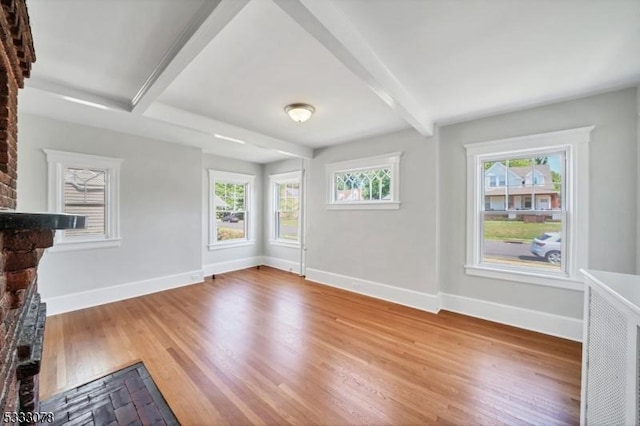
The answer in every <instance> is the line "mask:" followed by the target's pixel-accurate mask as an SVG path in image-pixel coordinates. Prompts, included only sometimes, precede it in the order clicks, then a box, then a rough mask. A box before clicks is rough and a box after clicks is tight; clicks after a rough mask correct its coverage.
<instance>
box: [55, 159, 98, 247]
mask: <svg viewBox="0 0 640 426" xmlns="http://www.w3.org/2000/svg"><path fill="white" fill-rule="evenodd" d="M106 186H107V182H106V171H105V170H96V169H80V168H74V167H69V168H66V169H65V171H64V212H65V213H68V214H76V215H80V216H86V217H87V219H86V223H87V225H86V228H85V229H67V230H65V231H64V233H65V236H67V237H78V236H96V235H106V233H107V229H106V224H107V222H106V220H105V219H106V216H107V210H106V206H107V201H106Z"/></svg>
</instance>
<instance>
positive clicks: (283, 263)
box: [262, 256, 300, 274]
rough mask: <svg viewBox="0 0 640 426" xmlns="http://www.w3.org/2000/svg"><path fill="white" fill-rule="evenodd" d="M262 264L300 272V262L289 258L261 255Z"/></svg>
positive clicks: (296, 272)
mask: <svg viewBox="0 0 640 426" xmlns="http://www.w3.org/2000/svg"><path fill="white" fill-rule="evenodd" d="M262 264H263V265H266V266H271V267H272V268H276V269H280V270H282V271H286V272H293V273H294V274H299V273H300V263H299V262H293V261H291V260H286V259H280V258H279V257H270V256H262Z"/></svg>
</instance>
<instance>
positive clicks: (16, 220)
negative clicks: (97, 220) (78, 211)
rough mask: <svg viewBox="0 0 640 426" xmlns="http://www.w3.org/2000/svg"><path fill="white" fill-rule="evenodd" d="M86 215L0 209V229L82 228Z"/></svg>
mask: <svg viewBox="0 0 640 426" xmlns="http://www.w3.org/2000/svg"><path fill="white" fill-rule="evenodd" d="M85 221H86V216H78V215H73V214H64V213H28V212H16V211H13V210H0V231H4V230H9V229H16V230H17V229H24V230H42V229H83V228H84V227H85Z"/></svg>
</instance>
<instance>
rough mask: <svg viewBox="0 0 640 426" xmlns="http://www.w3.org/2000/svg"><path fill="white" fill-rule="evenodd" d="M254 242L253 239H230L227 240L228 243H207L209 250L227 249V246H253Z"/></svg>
mask: <svg viewBox="0 0 640 426" xmlns="http://www.w3.org/2000/svg"><path fill="white" fill-rule="evenodd" d="M255 244H256V242H255V241H247V240H243V241H232V242H228V243H213V244H209V246H208V247H209V251H213V250H224V249H229V248H236V247H249V246H254V245H255Z"/></svg>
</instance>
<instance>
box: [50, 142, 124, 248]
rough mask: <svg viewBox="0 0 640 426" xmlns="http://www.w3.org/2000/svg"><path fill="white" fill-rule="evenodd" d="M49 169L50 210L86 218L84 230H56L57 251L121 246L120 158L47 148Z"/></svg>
mask: <svg viewBox="0 0 640 426" xmlns="http://www.w3.org/2000/svg"><path fill="white" fill-rule="evenodd" d="M44 151H45V153H46V155H47V163H48V166H49V167H48V168H49V211H52V212H61V213H68V214H76V215H80V216H86V217H87V223H86V228H85V229H67V230H64V231H58V232H56V246H54V251H63V250H79V249H87V248H100V247H114V246H118V245H120V233H119V213H120V211H119V180H120V164H121V163H122V160H121V159H117V158H108V157H101V156H97V155H87V154H77V153H71V152H62V151H53V150H48V149H46V150H44Z"/></svg>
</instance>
